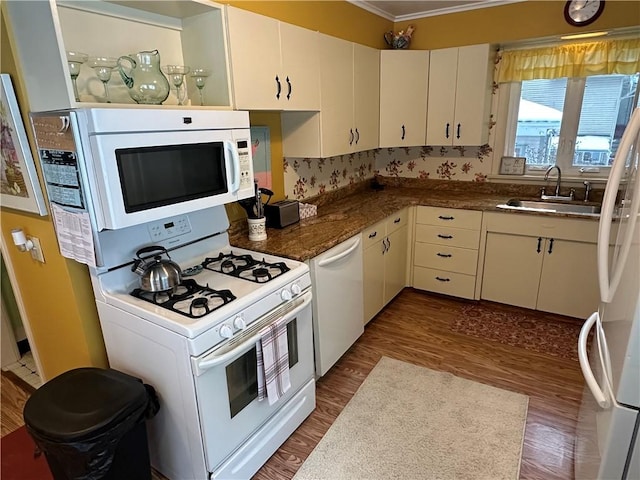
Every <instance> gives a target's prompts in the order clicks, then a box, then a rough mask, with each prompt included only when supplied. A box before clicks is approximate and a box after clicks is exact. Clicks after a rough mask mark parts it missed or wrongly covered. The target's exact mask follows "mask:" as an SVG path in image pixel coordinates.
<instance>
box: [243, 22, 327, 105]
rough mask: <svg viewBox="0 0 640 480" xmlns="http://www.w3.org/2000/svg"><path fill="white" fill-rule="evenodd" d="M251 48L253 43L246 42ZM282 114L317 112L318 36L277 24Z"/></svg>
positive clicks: (314, 33) (318, 80)
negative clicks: (280, 66) (292, 111)
mask: <svg viewBox="0 0 640 480" xmlns="http://www.w3.org/2000/svg"><path fill="white" fill-rule="evenodd" d="M246 43H248V44H252V43H253V42H246ZM280 51H281V55H282V76H283V77H284V79H281V82H282V94H281V97H280V100H281V103H282V108H283V109H284V110H319V109H320V65H319V59H320V56H319V53H318V33H317V32H314V31H312V30H307V29H306V28H301V27H298V26H295V25H291V24H288V23H283V22H280Z"/></svg>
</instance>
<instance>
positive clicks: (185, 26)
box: [5, 0, 231, 111]
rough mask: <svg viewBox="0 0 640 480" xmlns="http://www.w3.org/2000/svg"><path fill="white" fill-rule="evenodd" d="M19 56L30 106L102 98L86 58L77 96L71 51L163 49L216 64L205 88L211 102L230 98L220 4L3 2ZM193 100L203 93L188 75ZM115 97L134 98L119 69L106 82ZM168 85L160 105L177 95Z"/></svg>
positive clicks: (190, 61)
mask: <svg viewBox="0 0 640 480" xmlns="http://www.w3.org/2000/svg"><path fill="white" fill-rule="evenodd" d="M5 4H6V5H5V7H6V10H5V11H6V13H7V17H8V20H9V22H10V24H11V26H12V33H13V39H14V48H15V54H16V57H17V58H16V60H17V62H18V64H19V65H20V68H21V70H22V73H23V77H22V78H23V79H24V82H25V86H26V89H27V92H28V96H29V106H30V109H31V111H48V110H57V109H66V108H76V107H85V106H105V105H106V103H104V102H105V101H106V98H105V96H104V86H103V84H102V82H101V81H100V80H99V79H98V77H97V75H96V72H95V71H94V70H93V69H92V68H91V67H90V66H89V63H88V62H87V63H84V64H82V65H81V67H80V73H79V75H78V77H77V86H78V95H79V101H76V99H75V95H74V91H73V85H72V82H71V76H70V71H69V65H68V63H67V57H66V51H69V50H70V51H76V52H82V53H85V54H87V55H89V56H103V57H107V56H108V57H115V58H118V57H120V56H122V55H129V54H136V53H138V52H142V51H151V50H156V49H157V50H158V51H159V54H160V64H161V65H188V66H190V67H192V68H193V67H200V68H204V69H207V70H210V71H211V75H210V76H209V77H207V79H206V83H205V86H204V89H203V98H204V104H205V105H207V106H220V107H227V108H228V107H230V106H231V95H230V83H229V69H228V65H227V53H226V52H227V50H226V46H227V44H226V32H225V23H224V15H223V7H222V5H218V4H216V3H212V2H200V1H196V0H188V1H182V2H130V3H128V2H118V3H111V2H105V1H100V0H96V1H91V2H86V1H85V2H79V1H56V0H50V1H37V2H36V1H29V2H22V1H15V2H5ZM185 83H186V85H187V90H188V98H189V99H190V100H191V104H192V105H199V104H200V99H199V95H198V91H197V88H196V86H195V84H194V82H193V79H191V78H190V77H189V75H187V76H186V78H185ZM107 87H108V89H109V95H110V98H111V101H112V102H113V104H135V102H134V100H133V99H132V98H131V97H130V96H129V90H128V88H127V87H126V86H125V84H124V82H123V80H122V78H121V77H120V75H119V74H118V71H117V69H115V70H114V71H113V73H112V74H111V78H110V79H109V81H108V83H107ZM175 92H176V90H175V87H173V85H171V90H170V94H169V96H168V98H167V99H166V100H165V101H164V102H163V105H172V104H173V105H176V104H177V103H178V100H177V97H176V93H175Z"/></svg>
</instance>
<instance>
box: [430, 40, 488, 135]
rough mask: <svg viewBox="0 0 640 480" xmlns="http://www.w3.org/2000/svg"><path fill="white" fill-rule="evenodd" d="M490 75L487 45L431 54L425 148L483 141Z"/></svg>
mask: <svg viewBox="0 0 640 480" xmlns="http://www.w3.org/2000/svg"><path fill="white" fill-rule="evenodd" d="M492 75H493V61H492V59H491V49H490V46H489V45H488V44H483V45H471V46H468V47H456V48H445V49H441V50H432V51H431V57H430V65H429V95H428V105H429V108H428V110H427V136H426V140H427V141H426V143H427V145H483V144H485V143H486V142H487V140H488V136H489V120H490V118H489V110H490V107H491V84H492Z"/></svg>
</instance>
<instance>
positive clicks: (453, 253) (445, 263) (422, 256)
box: [413, 243, 478, 275]
mask: <svg viewBox="0 0 640 480" xmlns="http://www.w3.org/2000/svg"><path fill="white" fill-rule="evenodd" d="M413 263H414V264H415V265H417V266H419V267H428V268H434V269H436V270H445V271H449V272H456V273H464V274H466V275H475V274H476V270H477V267H478V250H472V249H469V248H460V247H450V246H445V245H434V244H431V243H416V248H415V253H414V257H413Z"/></svg>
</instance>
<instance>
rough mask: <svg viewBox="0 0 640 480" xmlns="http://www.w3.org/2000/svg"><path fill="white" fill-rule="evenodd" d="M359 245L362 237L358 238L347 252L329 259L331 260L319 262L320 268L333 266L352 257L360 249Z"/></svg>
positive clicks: (326, 259)
mask: <svg viewBox="0 0 640 480" xmlns="http://www.w3.org/2000/svg"><path fill="white" fill-rule="evenodd" d="M358 245H360V237H358V238H356V239H355V241H354V242H353V245H351V246H350V247H349V248H347V249H346V250H345V251H343V252H340V253H339V254H337V255H334V256H333V257H329V258H325V259H323V260H320V261H319V262H318V266H319V267H326V266H327V265H331V264H332V263H335V262H337V261H338V260H340V259H342V258H344V257H346V256H348V255H350V254H351V253H352V252H353V251H354V250H355V249H356V248H358Z"/></svg>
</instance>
